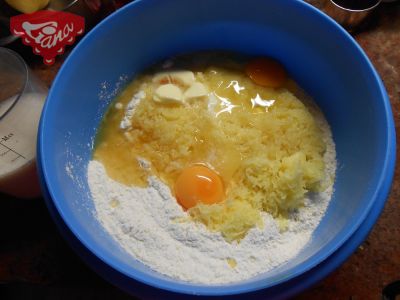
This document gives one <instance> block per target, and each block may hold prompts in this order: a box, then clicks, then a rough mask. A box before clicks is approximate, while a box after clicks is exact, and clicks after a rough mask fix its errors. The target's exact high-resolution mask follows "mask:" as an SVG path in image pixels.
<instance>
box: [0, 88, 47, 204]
mask: <svg viewBox="0 0 400 300" xmlns="http://www.w3.org/2000/svg"><path fill="white" fill-rule="evenodd" d="M45 97H46V95H44V94H37V93H27V94H23V95H22V97H21V98H20V99H19V100H18V101H17V102H16V103H15V105H13V102H14V99H15V97H12V98H10V99H8V100H5V101H3V102H1V103H0V114H2V113H4V112H6V111H7V110H9V111H8V113H7V114H6V115H5V116H4V117H3V118H2V119H1V120H0V190H1V191H3V192H6V193H8V194H12V195H14V196H17V197H23V198H25V197H35V196H39V195H40V189H39V186H38V179H37V174H36V168H35V165H36V164H35V163H36V160H35V158H36V138H37V131H38V124H39V119H40V114H41V112H42V108H43V104H44V98H45Z"/></svg>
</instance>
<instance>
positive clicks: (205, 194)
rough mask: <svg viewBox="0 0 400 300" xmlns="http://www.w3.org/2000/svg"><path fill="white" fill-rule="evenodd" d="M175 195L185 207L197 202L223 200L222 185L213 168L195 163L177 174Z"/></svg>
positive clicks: (209, 202) (204, 202)
mask: <svg viewBox="0 0 400 300" xmlns="http://www.w3.org/2000/svg"><path fill="white" fill-rule="evenodd" d="M175 196H176V199H177V200H178V202H179V204H180V205H181V206H182V207H183V208H185V209H189V208H192V207H194V206H196V205H197V204H199V203H203V204H214V203H218V202H221V201H222V200H223V198H224V186H223V183H222V180H221V178H220V177H219V175H218V174H217V173H215V172H214V171H213V170H211V169H210V168H207V167H206V166H202V165H195V166H191V167H188V168H186V169H184V170H183V171H182V173H181V174H180V175H179V177H178V179H177V181H176V183H175Z"/></svg>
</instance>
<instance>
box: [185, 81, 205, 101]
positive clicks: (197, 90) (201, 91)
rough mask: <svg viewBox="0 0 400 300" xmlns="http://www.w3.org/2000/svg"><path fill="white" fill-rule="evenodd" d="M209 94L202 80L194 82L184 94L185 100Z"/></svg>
mask: <svg viewBox="0 0 400 300" xmlns="http://www.w3.org/2000/svg"><path fill="white" fill-rule="evenodd" d="M207 94H208V91H207V88H206V87H205V86H204V84H202V83H200V82H195V83H193V84H192V85H191V86H190V88H188V89H187V90H186V91H185V93H184V94H183V98H184V99H185V100H190V99H194V98H200V97H204V96H206V95H207Z"/></svg>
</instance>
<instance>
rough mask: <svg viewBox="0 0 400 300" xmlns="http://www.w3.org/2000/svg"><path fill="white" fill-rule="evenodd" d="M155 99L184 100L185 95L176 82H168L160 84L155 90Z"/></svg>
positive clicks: (166, 100) (177, 101)
mask: <svg viewBox="0 0 400 300" xmlns="http://www.w3.org/2000/svg"><path fill="white" fill-rule="evenodd" d="M153 100H154V101H156V102H164V103H168V102H176V103H179V102H182V101H183V95H182V91H181V89H180V88H179V87H178V86H176V85H175V84H172V83H168V84H163V85H160V86H159V87H158V88H157V89H156V90H155V92H154V95H153Z"/></svg>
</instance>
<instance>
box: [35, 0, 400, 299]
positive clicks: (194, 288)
mask: <svg viewBox="0 0 400 300" xmlns="http://www.w3.org/2000/svg"><path fill="white" fill-rule="evenodd" d="M157 1H158V0H146V1H144V0H136V1H134V2H131V3H129V4H127V5H126V6H124V7H122V8H121V9H119V10H118V11H116V12H114V13H113V14H111V15H110V16H108V17H106V18H105V19H104V20H102V21H101V22H100V23H99V24H98V25H97V26H96V27H95V28H94V29H92V30H91V31H90V32H89V33H88V34H86V36H84V37H83V39H82V40H81V41H80V42H79V43H78V45H76V47H75V48H74V49H73V50H72V52H71V53H70V55H69V56H68V58H67V59H66V60H65V62H64V64H63V65H62V67H61V68H60V70H59V72H58V74H57V76H56V78H55V79H54V81H53V84H52V87H51V89H50V92H49V94H48V97H47V101H46V103H45V106H44V108H43V112H42V116H41V119H40V124H39V134H38V146H37V149H38V150H37V151H38V162H39V164H40V168H39V169H40V174H39V176H40V178H41V181H42V182H43V185H45V186H46V187H47V190H48V196H49V198H50V199H48V200H46V201H51V203H52V204H53V205H54V207H55V208H56V210H57V212H58V214H59V215H60V216H61V218H62V220H59V221H62V222H64V223H65V225H66V226H67V227H68V229H69V230H70V231H71V232H72V233H73V235H74V236H75V237H76V238H77V239H78V240H79V242H80V243H82V245H84V247H85V248H87V249H88V250H89V251H90V252H91V253H93V254H94V255H95V256H96V257H97V258H99V259H100V260H101V261H102V262H104V263H105V264H106V265H108V266H110V267H112V268H113V269H114V270H116V271H118V272H120V273H122V274H123V275H125V276H127V277H128V278H132V279H134V280H137V281H139V282H141V283H144V284H147V285H150V286H152V287H155V288H159V289H163V290H167V291H170V292H175V293H183V294H189V295H193V294H195V295H204V296H224V295H234V294H243V293H249V292H254V291H257V290H261V289H267V288H271V287H273V286H276V285H280V284H282V283H284V282H287V281H289V280H292V279H294V278H295V277H298V276H300V275H302V274H305V273H306V272H307V271H309V270H311V269H313V268H315V267H316V266H317V265H319V264H320V263H321V262H323V261H325V260H326V259H327V258H328V257H329V256H330V255H332V254H333V253H334V252H336V251H337V250H338V249H339V248H340V247H341V246H342V245H343V244H344V243H345V242H346V241H347V240H348V239H349V238H350V237H351V236H352V235H353V234H354V233H355V232H356V231H357V230H358V228H359V227H360V225H361V224H362V223H363V222H364V220H365V218H366V217H367V215H368V214H369V213H370V210H371V207H372V206H373V205H374V204H375V203H376V202H379V203H382V204H384V203H385V202H386V198H387V195H388V193H389V190H390V187H391V182H392V178H393V174H394V167H395V152H396V151H395V149H396V140H395V129H394V122H393V117H392V111H391V105H390V101H389V97H388V95H387V93H386V90H385V88H384V85H383V83H382V81H381V79H380V77H379V75H378V73H377V71H376V70H375V68H374V67H373V65H372V63H371V62H370V60H369V59H368V57H367V55H366V54H365V52H364V51H363V50H362V48H361V46H360V45H359V44H358V43H357V42H356V41H355V40H354V39H353V37H352V36H351V35H350V34H349V33H348V32H346V31H345V30H344V29H343V28H342V27H341V26H340V25H339V24H338V23H336V22H335V21H334V20H333V19H331V18H330V17H329V16H327V15H325V14H324V13H322V12H321V11H319V10H318V9H317V8H315V7H313V6H312V5H311V4H308V3H306V2H303V1H301V0H296V1H292V2H291V5H295V6H296V5H297V6H298V8H299V7H303V8H301V9H304V11H305V12H306V13H308V14H314V15H318V18H321V21H323V22H327V23H329V24H330V25H329V26H331V27H332V28H335V30H336V31H339V32H340V33H341V34H342V35H343V37H344V38H345V39H346V40H347V41H348V43H350V44H351V45H352V46H353V47H355V50H356V51H357V52H358V53H359V54H360V56H359V59H360V60H361V61H362V63H363V64H365V66H366V67H367V68H368V69H369V70H370V72H371V75H372V76H373V78H374V80H375V82H376V88H377V89H378V90H379V93H380V96H381V97H380V98H381V100H382V104H383V107H384V112H385V117H386V127H387V132H386V139H387V145H386V149H385V150H386V151H385V159H384V165H383V166H382V169H381V170H380V172H379V179H378V180H377V181H376V182H377V183H376V189H375V191H374V193H373V197H372V199H373V200H371V201H370V203H369V205H368V207H366V209H365V210H364V211H363V213H362V214H361V216H360V218H359V220H357V222H356V223H355V224H353V226H352V227H351V228H349V229H348V230H347V231H346V234H343V236H342V237H341V239H339V241H338V242H337V243H336V244H335V245H334V247H331V248H330V249H329V251H327V252H326V253H324V254H322V255H320V256H319V258H318V259H312V258H309V259H307V260H306V261H304V262H302V263H301V264H299V265H298V267H300V268H298V270H297V271H296V272H293V273H291V274H290V275H289V276H287V277H285V278H282V279H278V280H276V281H273V282H268V281H266V280H261V279H260V280H258V281H257V283H255V284H253V285H252V286H251V287H248V286H247V285H243V286H239V287H235V283H232V284H229V285H209V286H207V285H199V284H194V283H185V282H171V281H168V280H166V279H161V278H155V277H154V276H152V275H150V274H146V273H144V272H142V271H138V270H136V269H133V268H128V267H127V266H124V265H123V264H120V263H118V262H115V260H114V259H112V257H110V256H109V255H108V254H107V253H105V252H104V251H103V250H102V249H99V248H97V247H96V245H93V244H92V243H90V242H88V241H86V240H85V238H84V237H83V236H82V234H81V232H80V229H79V228H77V226H76V224H75V223H74V222H71V221H70V220H69V219H68V218H67V217H66V214H65V211H64V207H63V205H62V203H60V202H58V200H57V191H56V189H54V187H53V186H51V185H49V184H48V183H49V181H50V178H51V177H50V176H49V173H48V170H47V168H46V165H44V164H43V162H44V161H46V158H45V150H44V149H45V148H46V142H45V139H46V137H45V134H44V131H45V126H46V125H45V124H46V116H47V115H48V114H51V113H49V112H48V111H49V109H48V107H49V99H51V98H54V97H53V94H54V93H55V88H54V87H55V86H57V84H58V82H59V81H60V80H61V79H60V78H61V75H62V74H63V72H64V70H65V69H66V68H67V66H68V64H69V62H70V61H72V60H73V58H74V56H75V55H77V53H78V52H79V49H80V48H81V47H83V46H82V45H85V44H86V43H87V42H89V41H90V40H93V39H95V38H96V35H97V34H98V32H99V31H100V30H99V29H103V26H104V25H105V24H106V23H108V22H113V21H114V20H115V19H116V17H117V16H118V15H119V14H123V13H125V11H128V10H131V9H133V8H134V7H140V6H141V5H152V4H154V2H157ZM382 208H383V205H382ZM372 226H373V223H372V224H370V226H369V227H368V228H365V229H364V232H369V231H370V230H371V228H372ZM354 250H355V249H353V250H351V251H350V250H348V251H347V252H346V253H345V257H346V258H347V257H348V256H350V254H351V253H352V252H353V251H354ZM336 267H337V266H335V267H333V268H332V270H333V269H334V268H336ZM171 280H173V279H171Z"/></svg>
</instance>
